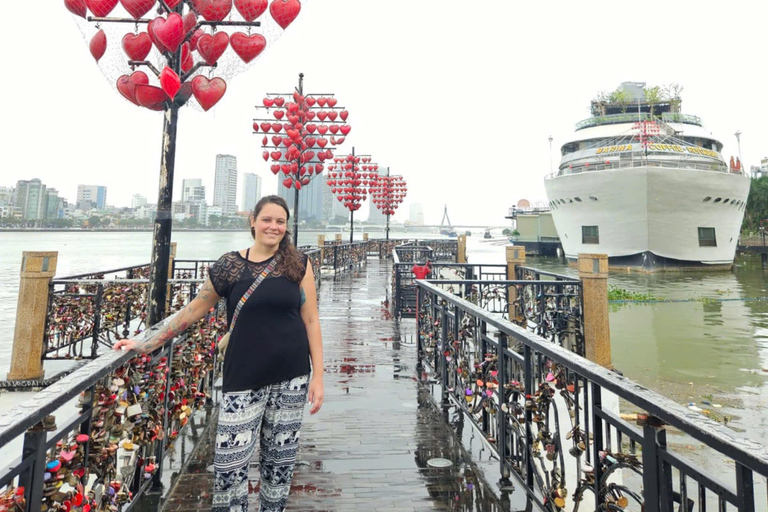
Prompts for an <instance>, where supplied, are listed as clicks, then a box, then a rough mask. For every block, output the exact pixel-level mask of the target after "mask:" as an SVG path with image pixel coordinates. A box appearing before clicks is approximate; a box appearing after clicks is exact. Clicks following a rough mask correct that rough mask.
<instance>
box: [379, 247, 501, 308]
mask: <svg viewBox="0 0 768 512" xmlns="http://www.w3.org/2000/svg"><path fill="white" fill-rule="evenodd" d="M426 244H429V245H426ZM433 245H434V246H435V247H438V249H435V248H433V247H432V246H433ZM457 255H458V242H457V241H456V240H429V241H424V242H419V241H412V242H406V243H403V244H400V245H396V246H395V247H394V249H393V251H392V260H393V265H392V307H393V314H394V315H395V316H396V317H409V316H410V317H412V316H414V314H415V312H416V287H415V284H414V283H415V281H414V276H413V272H412V271H411V269H412V268H413V265H415V264H420V263H424V262H426V261H427V260H429V261H430V262H432V269H433V270H432V273H433V275H438V274H435V272H440V271H441V269H448V268H453V269H456V270H457V272H458V273H459V275H463V276H466V275H467V274H466V273H467V268H469V269H470V270H469V272H472V270H471V269H473V268H474V266H471V265H462V264H458V263H449V262H455V261H456V256H457ZM485 267H489V265H485ZM496 267H498V265H497V266H496ZM475 275H476V274H470V277H473V276H475Z"/></svg>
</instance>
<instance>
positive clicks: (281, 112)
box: [272, 110, 285, 120]
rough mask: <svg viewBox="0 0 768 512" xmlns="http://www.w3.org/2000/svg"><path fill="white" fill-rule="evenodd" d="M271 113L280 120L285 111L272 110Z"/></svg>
mask: <svg viewBox="0 0 768 512" xmlns="http://www.w3.org/2000/svg"><path fill="white" fill-rule="evenodd" d="M272 115H273V116H275V119H277V120H280V119H282V118H283V116H284V115H285V111H284V110H275V111H274V112H272Z"/></svg>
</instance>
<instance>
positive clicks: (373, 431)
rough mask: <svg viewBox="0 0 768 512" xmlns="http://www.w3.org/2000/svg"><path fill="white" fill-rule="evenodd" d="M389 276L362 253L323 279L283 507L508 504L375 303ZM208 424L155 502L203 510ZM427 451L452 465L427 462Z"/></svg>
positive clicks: (253, 504)
mask: <svg viewBox="0 0 768 512" xmlns="http://www.w3.org/2000/svg"><path fill="white" fill-rule="evenodd" d="M390 278H391V263H389V262H385V261H382V262H379V260H373V259H371V260H369V261H368V266H367V268H364V269H363V270H361V271H359V272H357V273H352V274H351V275H346V276H343V277H338V278H336V279H335V280H324V281H323V286H322V289H321V297H320V316H321V321H322V326H323V337H324V344H325V362H326V376H325V392H326V401H325V405H324V407H323V409H322V410H321V411H320V413H319V414H317V415H315V416H311V417H310V416H309V414H307V415H306V416H305V424H304V427H303V429H302V432H301V437H302V442H301V449H300V454H299V462H298V465H297V468H296V474H295V475H294V479H293V485H292V490H291V497H290V500H289V504H288V508H287V510H289V511H302V512H306V511H353V510H354V511H357V510H371V511H374V510H387V511H415V510H419V511H421V510H467V511H469V510H473V511H493V512H495V511H502V510H509V508H510V505H509V500H508V499H507V498H505V499H504V500H503V502H502V501H501V500H500V498H499V497H498V493H497V492H496V489H497V486H496V484H495V480H494V483H491V484H488V483H487V482H486V481H485V480H484V479H483V477H482V475H483V472H482V471H481V470H480V469H479V468H478V467H477V466H475V465H473V464H472V463H471V462H470V460H469V459H470V457H469V455H468V454H467V453H466V452H465V451H464V450H463V449H462V448H461V444H460V443H459V442H458V440H457V438H456V437H455V436H454V434H453V431H452V430H451V429H450V427H448V425H447V424H446V423H445V421H444V419H443V416H442V414H441V413H440V411H438V410H437V409H436V408H435V407H433V406H432V402H431V401H430V397H429V395H428V393H427V392H425V391H424V390H420V386H419V385H418V383H417V382H416V380H415V363H416V354H415V340H414V333H413V320H407V321H403V326H402V327H401V326H400V325H398V324H397V322H395V321H394V320H393V319H391V318H389V315H388V313H387V309H386V308H385V307H383V305H382V302H383V300H384V299H385V294H386V288H387V283H388V281H389V279H390ZM401 329H402V330H401ZM214 430H215V420H214V422H213V424H212V425H211V428H209V429H208V431H207V433H206V434H204V435H203V441H202V442H201V444H200V447H199V449H198V450H197V452H196V453H195V454H194V455H193V456H192V460H191V463H190V464H189V466H188V467H187V469H186V470H185V471H184V472H183V473H182V474H181V475H180V477H179V478H178V480H177V484H176V486H175V487H174V488H173V489H172V490H171V492H170V493H169V495H168V497H167V499H166V500H164V503H163V505H162V507H163V510H165V511H169V512H170V511H173V512H176V511H178V512H192V511H202V510H210V507H211V491H212V488H213V475H212V473H211V472H210V471H211V469H212V467H211V465H212V459H213V455H212V439H211V438H212V435H211V434H212V433H213V431H214ZM433 458H444V459H448V460H449V461H451V463H452V465H451V466H450V467H448V468H433V467H431V466H430V465H428V463H427V462H428V461H429V460H430V459H433ZM251 464H252V466H251V470H250V486H249V487H250V489H251V495H250V506H249V510H252V511H256V510H258V466H257V464H258V454H256V458H255V459H254V460H253V461H252V463H251ZM488 475H489V478H495V477H494V475H493V473H492V472H488ZM516 494H521V493H516ZM142 508H144V507H142ZM516 508H517V507H516Z"/></svg>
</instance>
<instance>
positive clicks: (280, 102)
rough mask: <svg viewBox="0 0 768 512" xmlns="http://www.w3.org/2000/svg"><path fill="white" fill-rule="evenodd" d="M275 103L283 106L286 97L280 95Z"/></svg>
mask: <svg viewBox="0 0 768 512" xmlns="http://www.w3.org/2000/svg"><path fill="white" fill-rule="evenodd" d="M275 105H277V106H278V107H282V106H283V105H285V98H281V97H279V96H278V97H277V98H275Z"/></svg>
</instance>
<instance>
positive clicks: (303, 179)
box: [299, 169, 309, 185]
mask: <svg viewBox="0 0 768 512" xmlns="http://www.w3.org/2000/svg"><path fill="white" fill-rule="evenodd" d="M302 170H303V169H302ZM299 182H300V183H301V184H302V185H309V178H301V180H299Z"/></svg>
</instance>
